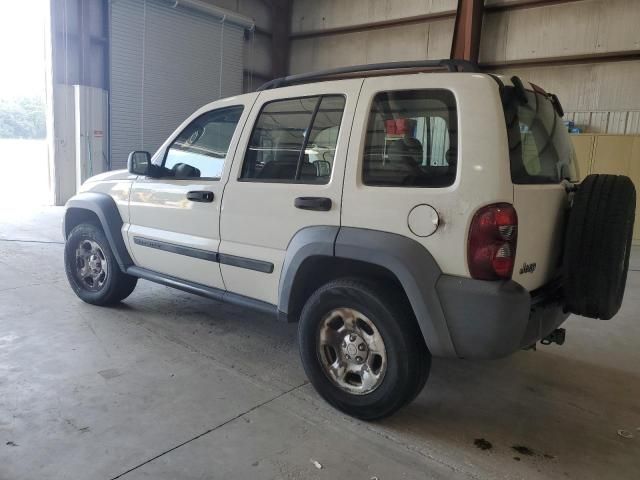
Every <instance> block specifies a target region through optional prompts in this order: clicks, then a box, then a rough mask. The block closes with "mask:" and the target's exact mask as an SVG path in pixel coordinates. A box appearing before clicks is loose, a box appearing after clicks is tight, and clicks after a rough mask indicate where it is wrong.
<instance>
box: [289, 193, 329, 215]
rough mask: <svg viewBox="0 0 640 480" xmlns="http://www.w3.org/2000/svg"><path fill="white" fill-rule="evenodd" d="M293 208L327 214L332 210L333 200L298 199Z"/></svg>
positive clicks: (317, 198)
mask: <svg viewBox="0 0 640 480" xmlns="http://www.w3.org/2000/svg"><path fill="white" fill-rule="evenodd" d="M293 206H294V207H296V208H299V209H301V210H318V211H320V212H326V211H329V210H331V199H330V198H326V197H298V198H296V199H295V200H294V202H293Z"/></svg>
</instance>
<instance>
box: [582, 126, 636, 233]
mask: <svg viewBox="0 0 640 480" xmlns="http://www.w3.org/2000/svg"><path fill="white" fill-rule="evenodd" d="M571 139H572V140H573V144H574V146H575V147H576V154H577V155H578V163H579V168H580V169H581V170H580V176H581V178H584V177H585V176H586V175H587V174H589V173H607V174H612V175H627V176H628V177H630V178H631V180H632V181H633V183H634V185H635V186H636V191H637V192H639V193H640V135H572V136H571ZM590 145H591V148H589V146H590ZM587 165H590V168H589V169H587V170H582V168H583V166H587ZM633 239H634V243H636V244H639V243H640V197H637V198H636V219H635V226H634V233H633Z"/></svg>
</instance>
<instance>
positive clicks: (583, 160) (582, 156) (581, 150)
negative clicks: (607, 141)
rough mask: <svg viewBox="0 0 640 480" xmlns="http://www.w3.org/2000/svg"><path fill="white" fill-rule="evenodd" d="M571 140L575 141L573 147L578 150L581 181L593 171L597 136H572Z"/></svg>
mask: <svg viewBox="0 0 640 480" xmlns="http://www.w3.org/2000/svg"><path fill="white" fill-rule="evenodd" d="M571 140H573V146H574V147H575V149H576V156H577V158H578V174H579V175H580V180H582V179H583V178H584V177H586V176H587V175H588V174H589V172H590V171H591V160H592V159H593V144H594V141H595V135H572V136H571Z"/></svg>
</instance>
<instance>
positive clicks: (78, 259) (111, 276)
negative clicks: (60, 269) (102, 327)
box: [64, 223, 138, 305]
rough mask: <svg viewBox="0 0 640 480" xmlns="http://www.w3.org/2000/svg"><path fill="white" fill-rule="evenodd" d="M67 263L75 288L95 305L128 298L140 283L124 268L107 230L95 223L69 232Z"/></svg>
mask: <svg viewBox="0 0 640 480" xmlns="http://www.w3.org/2000/svg"><path fill="white" fill-rule="evenodd" d="M64 266H65V270H66V272H67V279H68V280H69V285H71V288H72V289H73V291H74V292H75V293H76V295H77V296H78V297H80V299H82V300H84V301H85V302H87V303H91V304H93V305H110V304H113V303H117V302H119V301H121V300H124V299H125V298H127V297H128V296H129V295H130V294H131V292H133V289H134V288H135V287H136V283H137V282H138V279H137V278H136V277H132V276H131V275H127V274H126V273H123V272H122V271H121V270H120V266H119V265H118V262H117V261H116V259H115V256H114V255H113V252H112V251H111V247H110V246H109V242H108V241H107V238H106V237H105V235H104V233H103V231H102V230H101V229H100V228H99V227H97V226H96V225H94V224H92V223H83V224H80V225H78V226H76V227H75V228H74V229H73V230H72V231H71V233H70V234H69V237H68V238H67V242H66V243H65V246H64Z"/></svg>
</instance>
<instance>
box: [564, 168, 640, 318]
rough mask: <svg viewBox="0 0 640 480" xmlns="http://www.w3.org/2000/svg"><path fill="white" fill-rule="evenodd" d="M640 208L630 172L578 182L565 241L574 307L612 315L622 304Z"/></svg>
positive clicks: (569, 302) (568, 299)
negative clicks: (625, 174) (636, 213)
mask: <svg viewBox="0 0 640 480" xmlns="http://www.w3.org/2000/svg"><path fill="white" fill-rule="evenodd" d="M635 209H636V190H635V187H634V186H633V183H632V182H631V180H630V179H629V177H625V176H622V175H589V176H588V177H587V178H585V179H584V181H583V182H582V183H581V184H580V186H579V187H578V190H577V192H576V194H575V197H574V200H573V207H572V209H571V213H570V215H569V224H568V226H567V231H566V238H565V245H564V265H563V269H564V294H565V307H566V309H567V310H568V311H570V312H572V313H575V314H578V315H582V316H585V317H591V318H600V319H603V320H608V319H610V318H611V317H613V316H614V315H615V314H616V313H617V312H618V310H619V309H620V305H621V304H622V297H623V294H624V288H625V284H626V281H627V270H628V269H629V254H630V252H631V240H632V236H633V222H634V219H635Z"/></svg>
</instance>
